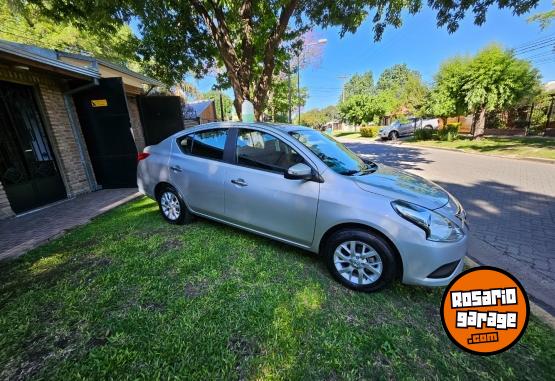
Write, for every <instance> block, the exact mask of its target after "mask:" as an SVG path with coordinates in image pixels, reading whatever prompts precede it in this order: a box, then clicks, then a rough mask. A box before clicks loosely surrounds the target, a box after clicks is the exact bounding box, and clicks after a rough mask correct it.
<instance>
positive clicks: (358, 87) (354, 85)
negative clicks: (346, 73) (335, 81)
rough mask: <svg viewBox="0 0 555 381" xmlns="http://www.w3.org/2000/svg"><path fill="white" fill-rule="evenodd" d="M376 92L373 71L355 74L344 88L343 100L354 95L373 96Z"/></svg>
mask: <svg viewBox="0 0 555 381" xmlns="http://www.w3.org/2000/svg"><path fill="white" fill-rule="evenodd" d="M374 90H375V89H374V79H373V77H372V72H371V71H367V72H366V73H364V74H355V75H353V76H352V77H351V78H349V80H348V81H347V82H346V83H345V86H343V98H344V99H349V98H350V97H352V96H353V95H362V94H373V93H374Z"/></svg>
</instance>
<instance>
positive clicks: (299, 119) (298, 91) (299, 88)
mask: <svg viewBox="0 0 555 381" xmlns="http://www.w3.org/2000/svg"><path fill="white" fill-rule="evenodd" d="M297 106H298V107H297V108H298V110H297V112H298V116H297V124H301V55H300V54H297Z"/></svg>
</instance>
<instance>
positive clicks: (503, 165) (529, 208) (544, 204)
mask: <svg viewBox="0 0 555 381" xmlns="http://www.w3.org/2000/svg"><path fill="white" fill-rule="evenodd" d="M343 142H344V143H346V145H347V146H348V147H349V148H351V149H352V150H353V151H355V152H357V153H360V154H366V155H368V157H370V158H371V159H373V160H375V161H378V162H382V163H384V164H388V165H391V166H394V167H397V168H402V169H406V170H408V171H409V172H412V173H415V174H418V175H420V176H423V177H425V178H427V179H429V180H432V181H434V182H436V183H438V184H439V185H441V186H443V187H444V188H446V189H447V190H448V191H449V192H451V193H452V194H453V195H455V196H456V197H457V198H458V199H459V200H460V201H461V203H462V204H463V206H464V207H465V209H466V210H467V212H468V215H469V223H470V228H471V241H470V252H469V254H470V257H471V258H472V259H474V260H475V261H477V262H478V263H480V264H482V265H491V266H496V267H500V268H504V269H506V270H507V271H509V272H511V273H512V274H514V275H515V276H516V277H517V278H518V279H519V280H520V281H521V282H522V284H523V285H524V287H525V289H526V290H527V291H528V293H529V294H530V295H531V297H532V299H533V300H534V301H535V302H537V303H538V304H539V305H540V306H541V307H543V308H545V309H546V310H547V311H548V312H550V313H551V314H553V315H555V164H552V163H541V162H534V161H526V160H517V159H509V158H499V157H491V156H486V155H480V154H470V153H462V152H453V151H447V150H438V149H432V148H417V147H414V146H408V145H403V144H398V143H397V144H395V143H378V142H362V141H360V140H350V141H346V140H343Z"/></svg>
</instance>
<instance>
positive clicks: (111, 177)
mask: <svg viewBox="0 0 555 381" xmlns="http://www.w3.org/2000/svg"><path fill="white" fill-rule="evenodd" d="M73 99H74V103H75V108H76V110H77V114H78V116H79V122H80V124H81V129H82V131H83V136H84V138H85V142H86V143H87V150H88V152H89V156H90V158H91V163H92V166H93V170H94V175H95V177H96V181H97V183H98V184H99V185H101V186H102V187H103V188H127V187H135V186H137V178H136V174H137V148H136V146H135V141H134V140H133V135H132V133H131V122H130V120H129V111H128V109H127V100H126V98H125V92H124V90H123V82H122V80H121V78H103V79H100V80H99V85H98V86H95V87H92V88H90V89H88V90H86V91H83V92H81V93H78V94H76V95H74V97H73Z"/></svg>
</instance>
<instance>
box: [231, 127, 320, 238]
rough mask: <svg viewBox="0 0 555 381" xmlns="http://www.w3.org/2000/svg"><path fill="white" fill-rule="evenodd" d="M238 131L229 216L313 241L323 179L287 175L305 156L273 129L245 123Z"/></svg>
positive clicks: (262, 229)
mask: <svg viewBox="0 0 555 381" xmlns="http://www.w3.org/2000/svg"><path fill="white" fill-rule="evenodd" d="M234 133H235V134H237V138H236V144H235V147H233V148H234V151H235V152H234V158H233V163H234V164H235V165H233V166H232V167H230V168H229V171H228V172H227V175H226V183H225V189H226V193H225V214H226V218H227V219H228V220H229V221H230V222H232V223H236V224H239V225H241V226H243V227H245V228H247V229H253V230H256V231H259V232H262V233H266V234H269V235H272V236H275V237H278V238H281V239H284V240H288V241H292V242H295V243H298V244H301V245H306V246H309V245H310V244H311V243H312V240H313V237H314V224H315V221H316V212H317V209H318V196H319V192H320V184H319V183H317V182H314V181H306V180H289V179H286V178H285V177H284V173H285V171H286V170H287V168H289V167H290V166H292V165H294V164H297V163H303V162H304V163H306V160H305V159H304V158H303V156H301V155H300V154H299V153H297V152H296V151H295V150H294V149H293V148H291V146H289V145H288V144H286V143H285V142H284V141H283V140H281V139H279V138H278V137H277V136H275V135H273V134H271V133H268V132H264V131H261V130H256V129H247V128H244V129H238V130H235V131H234ZM229 146H230V147H231V146H232V145H231V144H230V145H229Z"/></svg>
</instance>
